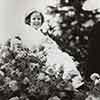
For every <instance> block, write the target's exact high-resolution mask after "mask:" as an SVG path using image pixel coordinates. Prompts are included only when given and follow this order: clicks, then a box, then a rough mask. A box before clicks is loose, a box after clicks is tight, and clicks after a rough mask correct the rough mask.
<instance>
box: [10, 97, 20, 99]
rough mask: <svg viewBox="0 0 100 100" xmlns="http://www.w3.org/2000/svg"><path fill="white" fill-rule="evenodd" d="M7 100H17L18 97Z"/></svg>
mask: <svg viewBox="0 0 100 100" xmlns="http://www.w3.org/2000/svg"><path fill="white" fill-rule="evenodd" d="M9 100H19V98H18V97H12V98H10V99H9Z"/></svg>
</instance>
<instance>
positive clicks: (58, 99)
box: [48, 96, 61, 100]
mask: <svg viewBox="0 0 100 100" xmlns="http://www.w3.org/2000/svg"><path fill="white" fill-rule="evenodd" d="M48 100H61V99H60V98H59V97H57V96H54V97H51V98H49V99H48Z"/></svg>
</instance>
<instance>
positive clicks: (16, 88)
mask: <svg viewBox="0 0 100 100" xmlns="http://www.w3.org/2000/svg"><path fill="white" fill-rule="evenodd" d="M9 87H10V88H11V90H12V91H16V90H18V86H17V81H16V80H12V81H10V82H9Z"/></svg>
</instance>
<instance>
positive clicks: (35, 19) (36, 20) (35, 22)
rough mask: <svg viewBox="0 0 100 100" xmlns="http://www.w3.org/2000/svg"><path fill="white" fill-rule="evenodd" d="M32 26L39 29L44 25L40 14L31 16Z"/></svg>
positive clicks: (36, 13)
mask: <svg viewBox="0 0 100 100" xmlns="http://www.w3.org/2000/svg"><path fill="white" fill-rule="evenodd" d="M30 21H31V26H32V27H34V28H35V29H38V28H40V27H41V25H42V16H41V15H40V13H38V12H35V13H33V14H32V15H31V19H30Z"/></svg>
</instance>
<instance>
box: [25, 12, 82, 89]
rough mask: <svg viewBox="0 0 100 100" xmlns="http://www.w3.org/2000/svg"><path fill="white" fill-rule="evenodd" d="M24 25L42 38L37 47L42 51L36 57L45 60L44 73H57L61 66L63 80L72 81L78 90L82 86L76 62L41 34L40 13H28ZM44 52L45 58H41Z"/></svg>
mask: <svg viewBox="0 0 100 100" xmlns="http://www.w3.org/2000/svg"><path fill="white" fill-rule="evenodd" d="M25 23H26V24H27V25H29V26H31V27H32V28H33V29H35V30H37V32H39V34H40V35H41V34H42V35H43V38H42V39H41V40H40V41H41V42H40V44H39V47H43V48H44V49H43V50H42V51H39V52H38V53H37V55H38V56H40V59H41V58H42V59H46V63H45V64H46V66H49V67H48V68H47V70H46V72H47V73H49V74H50V72H49V71H48V70H49V69H50V68H51V69H53V70H54V72H59V69H60V68H61V67H62V66H63V69H64V74H63V79H64V80H69V79H72V84H73V87H74V88H78V87H79V86H80V85H82V84H83V83H82V77H81V75H80V72H79V71H78V70H77V65H78V62H76V61H74V60H73V57H71V56H70V55H69V54H67V53H65V52H62V51H61V50H60V49H59V46H58V45H57V44H56V42H55V41H53V40H52V39H51V38H50V37H49V36H47V35H44V34H43V33H42V32H43V31H42V26H43V24H44V17H43V15H42V13H40V12H38V11H36V10H35V11H32V12H30V13H29V14H28V15H27V16H26V18H25ZM44 52H45V56H43V55H44V54H43V53H44ZM41 56H42V57H41ZM73 76H75V77H73ZM72 77H73V78H72Z"/></svg>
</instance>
